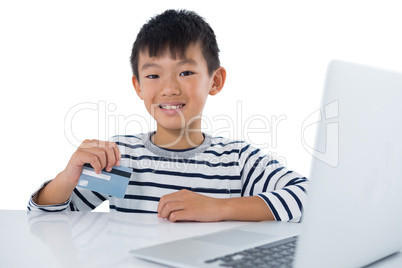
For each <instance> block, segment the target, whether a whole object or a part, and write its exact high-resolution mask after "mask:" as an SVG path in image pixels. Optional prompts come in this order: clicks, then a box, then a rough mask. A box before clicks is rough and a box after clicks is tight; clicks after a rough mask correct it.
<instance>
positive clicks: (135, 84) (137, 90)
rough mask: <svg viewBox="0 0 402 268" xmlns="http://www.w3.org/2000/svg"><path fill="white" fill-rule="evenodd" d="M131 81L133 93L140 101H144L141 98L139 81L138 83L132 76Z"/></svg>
mask: <svg viewBox="0 0 402 268" xmlns="http://www.w3.org/2000/svg"><path fill="white" fill-rule="evenodd" d="M131 80H132V82H133V86H134V89H135V92H137V95H138V97H140V99H141V100H144V97H143V96H142V91H141V86H140V81H138V79H137V77H135V76H134V75H133V77H132V78H131Z"/></svg>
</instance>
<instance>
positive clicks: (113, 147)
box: [110, 142, 121, 166]
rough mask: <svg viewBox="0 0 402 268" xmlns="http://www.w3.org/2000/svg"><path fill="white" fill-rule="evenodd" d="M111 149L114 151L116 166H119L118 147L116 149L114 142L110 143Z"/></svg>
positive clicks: (119, 155)
mask: <svg viewBox="0 0 402 268" xmlns="http://www.w3.org/2000/svg"><path fill="white" fill-rule="evenodd" d="M110 144H111V148H112V149H113V151H114V155H115V159H116V163H115V165H116V166H120V161H121V154H120V150H119V147H117V144H116V143H115V142H111V143H110Z"/></svg>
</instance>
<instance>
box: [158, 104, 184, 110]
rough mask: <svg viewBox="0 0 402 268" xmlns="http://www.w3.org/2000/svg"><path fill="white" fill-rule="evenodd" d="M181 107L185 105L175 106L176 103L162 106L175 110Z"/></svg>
mask: <svg viewBox="0 0 402 268" xmlns="http://www.w3.org/2000/svg"><path fill="white" fill-rule="evenodd" d="M181 107H183V105H177V106H175V105H171V106H170V105H166V106H162V109H173V110H175V109H179V108H181Z"/></svg>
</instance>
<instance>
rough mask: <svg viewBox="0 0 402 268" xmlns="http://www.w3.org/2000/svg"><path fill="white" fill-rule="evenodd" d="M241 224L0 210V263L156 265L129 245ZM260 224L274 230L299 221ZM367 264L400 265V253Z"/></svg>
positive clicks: (294, 227)
mask: <svg viewBox="0 0 402 268" xmlns="http://www.w3.org/2000/svg"><path fill="white" fill-rule="evenodd" d="M245 224H250V223H249V222H233V221H229V222H218V223H196V222H181V223H172V222H169V221H166V220H163V219H160V218H158V217H157V216H156V215H155V214H127V213H119V212H111V213H102V212H61V213H59V212H58V213H48V212H28V211H22V210H19V211H16V210H0V267H162V266H160V265H158V264H155V263H151V262H147V261H143V260H140V259H136V258H133V257H131V256H130V254H129V251H130V250H132V249H137V248H141V247H146V246H151V245H155V244H160V243H164V242H169V241H174V240H178V239H182V238H186V237H191V236H196V235H202V234H208V233H213V232H217V231H221V230H225V229H229V228H234V227H237V226H242V225H245ZM253 224H259V223H253ZM264 224H266V226H267V228H272V230H273V231H274V232H275V233H278V235H279V234H280V235H283V234H285V233H287V232H289V233H294V232H296V231H297V230H299V227H300V224H295V223H279V222H266V223H264ZM178 254H179V253H178ZM370 267H371V266H370ZM372 267H402V253H401V252H400V253H398V254H396V255H394V256H392V257H391V258H388V259H387V261H385V262H381V263H378V264H376V265H373V266H372Z"/></svg>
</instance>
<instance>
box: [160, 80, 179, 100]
mask: <svg viewBox="0 0 402 268" xmlns="http://www.w3.org/2000/svg"><path fill="white" fill-rule="evenodd" d="M160 93H161V95H162V96H168V97H169V96H174V95H180V86H179V83H178V82H177V80H176V79H175V78H169V79H166V81H165V83H164V84H163V86H162V89H161V92H160Z"/></svg>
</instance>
